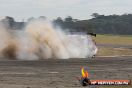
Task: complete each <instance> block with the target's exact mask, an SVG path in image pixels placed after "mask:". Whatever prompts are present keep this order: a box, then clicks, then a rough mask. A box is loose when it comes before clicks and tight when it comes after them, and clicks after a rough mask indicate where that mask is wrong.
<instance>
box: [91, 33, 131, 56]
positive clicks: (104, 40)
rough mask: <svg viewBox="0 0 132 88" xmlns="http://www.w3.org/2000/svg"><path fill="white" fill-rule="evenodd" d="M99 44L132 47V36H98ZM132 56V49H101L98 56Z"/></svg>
mask: <svg viewBox="0 0 132 88" xmlns="http://www.w3.org/2000/svg"><path fill="white" fill-rule="evenodd" d="M93 39H94V40H95V41H96V43H97V44H113V45H132V35H97V37H95V38H94V37H93ZM113 55H119V56H120V55H132V49H127V48H123V49H122V48H121V49H120V48H113V47H99V51H98V54H97V56H113Z"/></svg>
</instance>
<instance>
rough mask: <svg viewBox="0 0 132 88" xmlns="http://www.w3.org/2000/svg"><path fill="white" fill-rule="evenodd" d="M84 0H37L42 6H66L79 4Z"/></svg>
mask: <svg viewBox="0 0 132 88" xmlns="http://www.w3.org/2000/svg"><path fill="white" fill-rule="evenodd" d="M81 1H82V0H37V2H38V5H40V6H42V7H64V6H72V5H77V4H79V3H80V2H81Z"/></svg>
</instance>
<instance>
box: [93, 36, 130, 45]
mask: <svg viewBox="0 0 132 88" xmlns="http://www.w3.org/2000/svg"><path fill="white" fill-rule="evenodd" d="M94 39H95V41H96V42H97V44H116V45H117V44H118V45H132V35H97V37H96V38H94Z"/></svg>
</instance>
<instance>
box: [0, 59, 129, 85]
mask: <svg viewBox="0 0 132 88" xmlns="http://www.w3.org/2000/svg"><path fill="white" fill-rule="evenodd" d="M82 66H84V67H85V68H86V69H88V72H89V77H90V79H132V57H96V58H95V59H92V60H87V59H69V60H58V59H57V60H55V59H49V60H41V61H17V60H5V61H3V60H2V61H0V88H82V86H81V85H80V83H79V82H78V80H77V79H76V77H78V76H80V75H81V73H80V69H81V67H82ZM87 88H100V87H97V86H92V87H91V86H90V87H87Z"/></svg>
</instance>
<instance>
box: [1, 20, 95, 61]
mask: <svg viewBox="0 0 132 88" xmlns="http://www.w3.org/2000/svg"><path fill="white" fill-rule="evenodd" d="M0 27H1V28H0V40H1V42H0V57H3V58H13V59H19V60H39V59H49V58H56V59H68V58H87V57H92V56H93V55H95V54H96V53H97V47H96V46H95V44H94V43H93V42H92V39H91V37H90V36H87V35H86V34H70V33H65V32H63V31H62V30H60V29H55V28H54V27H53V25H52V23H51V22H49V21H45V20H42V19H35V20H33V21H31V22H29V23H28V24H27V26H26V27H25V29H24V30H21V31H20V30H17V31H10V30H7V29H6V28H5V27H3V26H2V25H0Z"/></svg>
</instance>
